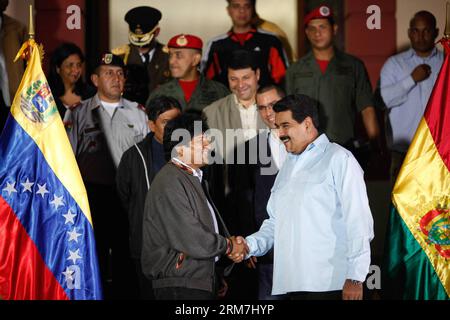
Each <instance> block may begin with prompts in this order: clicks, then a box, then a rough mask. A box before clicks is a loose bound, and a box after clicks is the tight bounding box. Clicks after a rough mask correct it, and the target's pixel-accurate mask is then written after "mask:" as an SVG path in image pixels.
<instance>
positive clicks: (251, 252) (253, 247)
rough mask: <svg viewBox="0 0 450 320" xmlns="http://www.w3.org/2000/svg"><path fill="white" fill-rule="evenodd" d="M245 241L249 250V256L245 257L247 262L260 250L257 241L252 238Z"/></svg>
mask: <svg viewBox="0 0 450 320" xmlns="http://www.w3.org/2000/svg"><path fill="white" fill-rule="evenodd" d="M245 241H246V242H247V246H248V249H249V251H248V254H247V255H246V256H245V260H247V259H248V258H250V257H252V256H254V255H255V252H256V250H257V249H258V247H257V245H256V239H255V238H253V237H251V236H249V237H247V238H245Z"/></svg>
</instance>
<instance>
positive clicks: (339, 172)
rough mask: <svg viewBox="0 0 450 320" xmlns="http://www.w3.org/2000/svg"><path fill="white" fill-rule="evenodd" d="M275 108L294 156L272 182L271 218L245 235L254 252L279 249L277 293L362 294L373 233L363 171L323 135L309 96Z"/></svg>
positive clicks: (304, 295) (311, 297)
mask: <svg viewBox="0 0 450 320" xmlns="http://www.w3.org/2000/svg"><path fill="white" fill-rule="evenodd" d="M274 110H275V112H276V125H277V128H279V135H280V139H281V140H282V141H283V142H284V145H285V147H286V150H287V151H288V152H289V155H288V158H287V159H286V161H285V163H284V164H283V167H282V168H281V170H280V172H279V173H278V176H277V179H276V181H275V184H274V186H273V188H272V193H271V196H270V200H269V203H268V205H267V211H268V213H269V219H267V220H265V221H264V223H263V225H262V226H261V228H260V230H259V231H258V232H256V233H254V234H252V235H250V236H248V237H247V238H246V239H245V241H246V243H247V245H248V255H247V257H250V256H261V255H264V254H265V253H266V252H268V251H269V250H270V249H271V248H272V247H273V248H274V272H273V288H272V294H289V296H290V298H291V299H300V300H320V299H331V300H335V299H344V300H361V299H362V295H363V282H364V280H365V279H366V276H367V273H368V271H369V265H370V241H371V240H372V238H373V219H372V215H371V212H370V208H369V202H368V199H367V192H366V187H365V183H364V177H363V171H362V169H361V167H360V166H359V164H358V162H357V161H356V159H355V158H354V157H353V155H352V154H351V152H349V151H348V150H346V149H344V148H343V147H341V146H339V145H338V144H335V143H331V142H330V141H329V140H328V138H327V136H326V135H325V134H320V133H319V129H318V128H319V120H318V119H319V116H318V111H317V106H316V104H315V103H314V102H313V101H312V100H311V99H310V98H309V97H307V96H305V95H301V94H296V95H291V96H287V97H286V98H284V99H282V100H281V101H279V102H278V103H277V104H276V105H275V106H274ZM245 253H246V252H242V253H241V255H240V256H239V255H237V256H234V259H235V262H239V261H241V260H242V259H244V258H245V257H244V255H245Z"/></svg>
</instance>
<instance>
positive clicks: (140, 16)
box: [112, 6, 171, 104]
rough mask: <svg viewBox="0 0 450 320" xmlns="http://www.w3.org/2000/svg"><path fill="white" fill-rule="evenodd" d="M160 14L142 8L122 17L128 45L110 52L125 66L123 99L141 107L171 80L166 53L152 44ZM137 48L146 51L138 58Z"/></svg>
mask: <svg viewBox="0 0 450 320" xmlns="http://www.w3.org/2000/svg"><path fill="white" fill-rule="evenodd" d="M161 17H162V14H161V12H160V11H159V10H158V9H155V8H152V7H147V6H142V7H136V8H133V9H131V10H130V11H128V12H127V14H126V15H125V21H126V22H127V23H128V25H129V34H128V38H129V41H130V43H129V44H126V45H123V46H121V47H118V48H115V49H113V50H112V53H113V54H115V55H118V56H120V57H121V58H122V59H123V61H124V63H125V65H126V66H127V81H126V83H125V90H124V94H123V96H124V98H126V99H129V100H131V101H136V102H138V103H140V104H144V103H145V102H146V101H147V98H148V96H149V94H150V93H151V92H152V91H153V90H154V89H155V88H157V87H158V86H159V85H161V84H164V83H166V82H167V81H169V80H170V79H171V76H170V70H169V50H168V48H167V47H165V46H164V45H162V44H161V43H159V42H158V41H157V40H156V37H157V35H158V33H159V27H158V23H159V21H160V20H161ZM139 48H147V49H148V50H149V51H148V52H147V53H145V54H143V55H142V56H141V54H140V53H139Z"/></svg>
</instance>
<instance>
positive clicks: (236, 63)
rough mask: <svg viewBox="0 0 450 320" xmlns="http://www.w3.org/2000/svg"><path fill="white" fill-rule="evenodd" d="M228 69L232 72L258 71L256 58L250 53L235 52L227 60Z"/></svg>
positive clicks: (243, 51) (245, 51) (244, 51)
mask: <svg viewBox="0 0 450 320" xmlns="http://www.w3.org/2000/svg"><path fill="white" fill-rule="evenodd" d="M228 68H229V69H232V70H242V69H247V68H251V69H252V70H253V71H256V70H258V63H257V57H255V54H254V53H253V52H251V51H247V50H235V51H233V52H232V53H231V55H230V57H229V59H228Z"/></svg>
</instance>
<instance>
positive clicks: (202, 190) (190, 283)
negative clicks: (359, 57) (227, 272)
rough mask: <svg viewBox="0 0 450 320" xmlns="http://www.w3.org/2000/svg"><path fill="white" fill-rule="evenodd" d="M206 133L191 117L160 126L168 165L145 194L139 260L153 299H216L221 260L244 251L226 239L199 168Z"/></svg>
mask: <svg viewBox="0 0 450 320" xmlns="http://www.w3.org/2000/svg"><path fill="white" fill-rule="evenodd" d="M199 128H201V130H199ZM206 129H207V126H206V125H205V123H203V121H202V119H201V117H200V116H199V115H196V114H190V113H187V114H184V115H182V116H180V117H178V118H176V119H173V120H171V121H170V122H169V123H168V124H167V125H166V127H165V131H164V151H165V153H166V159H167V160H170V162H169V163H168V164H166V165H165V166H164V167H163V168H162V169H161V170H160V171H159V173H158V174H157V175H156V177H155V179H154V180H153V183H152V185H151V188H150V191H149V193H148V194H147V198H146V201H145V207H144V221H143V235H142V236H143V242H142V256H141V262H142V271H143V273H144V275H145V276H147V277H148V278H149V279H152V284H153V289H154V294H155V297H156V299H157V300H211V299H215V298H216V296H217V294H218V293H219V290H218V288H219V281H218V279H219V277H218V272H217V267H216V264H217V262H218V261H219V258H220V256H222V255H224V254H227V255H229V254H233V253H234V251H235V250H238V249H239V248H240V249H242V248H243V247H242V246H243V244H237V243H235V239H234V237H230V235H229V233H228V231H227V228H226V226H225V224H224V223H223V221H222V218H221V216H220V214H219V212H218V211H217V210H216V208H215V206H214V203H213V202H212V200H211V197H210V195H209V192H208V186H207V183H206V181H205V180H203V172H202V171H201V169H200V168H201V167H203V166H205V165H206V164H207V162H208V155H209V142H208V139H207V137H206V136H205V134H204V132H205V130H206ZM176 137H180V138H179V139H177V138H176ZM233 248H234V250H233Z"/></svg>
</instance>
